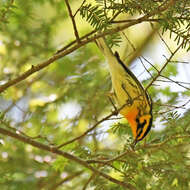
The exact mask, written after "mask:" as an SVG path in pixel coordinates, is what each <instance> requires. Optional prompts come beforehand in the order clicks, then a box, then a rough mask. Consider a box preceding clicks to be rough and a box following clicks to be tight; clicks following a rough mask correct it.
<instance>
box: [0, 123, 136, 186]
mask: <svg viewBox="0 0 190 190" xmlns="http://www.w3.org/2000/svg"><path fill="white" fill-rule="evenodd" d="M0 134H3V135H7V136H10V137H12V138H15V139H17V140H19V141H22V142H24V143H27V144H30V145H32V146H34V147H36V148H39V149H41V150H45V151H48V152H52V153H54V154H57V155H60V156H63V157H65V158H66V159H69V160H71V161H74V162H76V163H78V164H80V165H82V166H84V167H85V168H88V169H89V170H91V171H92V172H94V173H96V174H97V175H100V176H102V177H104V178H106V179H108V180H109V181H111V182H113V183H116V184H118V185H120V186H122V187H124V188H127V189H130V190H136V188H135V187H134V186H132V185H131V184H129V183H126V182H123V181H119V180H117V179H115V178H112V177H111V176H109V175H107V174H105V173H103V172H101V171H99V170H97V169H96V168H94V167H92V166H90V165H89V164H88V163H87V162H86V161H84V160H82V159H80V158H78V157H76V156H74V155H72V154H69V153H67V152H64V151H61V150H59V149H58V148H56V147H52V146H48V145H45V144H42V143H39V142H37V141H34V140H33V139H31V138H28V137H25V136H22V135H19V134H17V133H14V132H11V131H9V130H7V129H4V128H1V127H0Z"/></svg>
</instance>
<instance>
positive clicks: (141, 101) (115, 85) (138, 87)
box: [95, 37, 153, 145]
mask: <svg viewBox="0 0 190 190" xmlns="http://www.w3.org/2000/svg"><path fill="white" fill-rule="evenodd" d="M95 43H96V45H97V46H98V48H99V49H100V51H101V52H102V53H103V54H104V56H105V58H106V59H107V62H108V65H109V72H110V75H111V81H112V89H113V93H112V96H113V99H114V101H115V102H116V104H117V105H118V108H121V109H119V113H120V114H121V115H123V116H124V118H126V119H127V120H128V123H129V125H130V127H131V130H132V134H133V138H134V142H133V143H134V145H136V143H137V142H139V141H141V140H142V139H143V138H145V137H146V135H147V134H148V133H149V131H150V129H151V126H152V121H153V115H152V99H151V97H150V96H149V95H148V93H147V91H146V90H145V89H144V88H143V86H142V84H141V82H140V81H139V80H138V79H137V77H136V76H135V75H134V74H133V73H132V71H131V70H130V69H129V68H128V67H127V66H126V65H125V64H124V62H123V61H122V60H121V58H120V56H119V53H118V52H117V51H116V52H115V53H113V51H112V50H111V48H110V47H109V46H108V45H107V43H106V39H105V37H100V38H97V39H96V40H95Z"/></svg>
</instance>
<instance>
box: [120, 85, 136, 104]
mask: <svg viewBox="0 0 190 190" xmlns="http://www.w3.org/2000/svg"><path fill="white" fill-rule="evenodd" d="M121 87H122V88H123V90H124V91H125V93H126V94H127V96H128V98H129V99H128V100H127V101H126V104H127V105H130V106H131V105H132V104H133V99H132V98H131V96H130V94H129V93H128V92H127V90H126V88H125V84H124V83H122V85H121Z"/></svg>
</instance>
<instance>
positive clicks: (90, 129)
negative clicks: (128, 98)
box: [57, 104, 127, 148]
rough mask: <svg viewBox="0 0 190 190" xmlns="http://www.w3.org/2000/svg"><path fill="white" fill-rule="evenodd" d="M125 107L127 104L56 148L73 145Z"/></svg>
mask: <svg viewBox="0 0 190 190" xmlns="http://www.w3.org/2000/svg"><path fill="white" fill-rule="evenodd" d="M126 105H127V104H124V105H123V106H122V107H121V108H119V109H115V110H114V111H113V112H112V113H110V114H109V115H108V116H106V117H104V118H103V119H101V120H100V121H98V122H97V123H95V124H94V125H93V126H92V127H91V128H89V129H88V130H86V131H85V132H84V133H83V134H82V135H79V136H78V137H75V138H74V139H72V140H70V141H67V142H65V143H63V144H61V145H59V146H57V148H61V147H63V146H65V145H68V144H70V143H73V142H74V141H76V140H79V139H81V138H83V137H84V136H86V135H87V134H88V133H89V132H90V131H92V130H94V129H95V128H96V127H97V126H98V125H99V124H100V123H102V122H104V121H106V120H108V119H109V118H110V117H111V116H113V115H117V114H118V113H119V111H120V110H121V109H122V108H123V107H125V106H126Z"/></svg>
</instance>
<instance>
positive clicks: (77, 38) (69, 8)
mask: <svg viewBox="0 0 190 190" xmlns="http://www.w3.org/2000/svg"><path fill="white" fill-rule="evenodd" d="M65 3H66V5H67V9H68V11H69V16H70V17H71V21H72V23H73V29H74V33H75V36H76V40H77V42H78V43H80V38H79V34H78V30H77V26H76V22H75V19H74V16H73V14H72V10H71V7H70V5H69V2H68V0H65Z"/></svg>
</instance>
